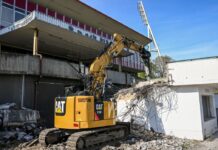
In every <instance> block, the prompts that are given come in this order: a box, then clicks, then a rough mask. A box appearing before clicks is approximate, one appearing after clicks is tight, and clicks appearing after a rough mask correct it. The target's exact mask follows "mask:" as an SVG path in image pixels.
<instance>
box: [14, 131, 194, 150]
mask: <svg viewBox="0 0 218 150" xmlns="http://www.w3.org/2000/svg"><path fill="white" fill-rule="evenodd" d="M131 132H132V133H131V134H130V135H129V136H128V137H127V138H126V139H124V140H122V141H115V142H111V143H108V145H105V146H103V147H101V148H99V149H100V150H183V149H188V148H189V147H192V145H193V141H191V140H187V139H179V138H176V137H172V136H166V135H164V134H160V133H156V132H151V131H147V130H146V131H143V132H139V131H138V130H132V131H131ZM32 143H34V144H32ZM30 145H31V146H30ZM15 149H17V150H21V149H22V150H38V149H41V150H64V149H67V146H66V143H59V144H54V145H49V146H48V147H43V146H41V145H40V144H37V141H36V140H33V141H30V142H27V143H24V144H21V145H19V147H17V148H15Z"/></svg>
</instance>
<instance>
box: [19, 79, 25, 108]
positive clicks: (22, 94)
mask: <svg viewBox="0 0 218 150" xmlns="http://www.w3.org/2000/svg"><path fill="white" fill-rule="evenodd" d="M21 89H22V91H21V104H20V105H21V108H23V107H24V94H25V75H22V87H21Z"/></svg>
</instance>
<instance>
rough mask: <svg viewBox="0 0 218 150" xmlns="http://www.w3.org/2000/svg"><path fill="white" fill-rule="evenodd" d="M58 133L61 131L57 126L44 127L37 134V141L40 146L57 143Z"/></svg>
mask: <svg viewBox="0 0 218 150" xmlns="http://www.w3.org/2000/svg"><path fill="white" fill-rule="evenodd" d="M60 133H62V131H61V130H60V129H58V128H50V129H45V130H43V131H41V133H40V134H39V143H40V144H41V145H42V146H47V145H48V144H54V143H57V142H58V140H59V139H60V136H59V135H58V134H60ZM54 135H55V136H54Z"/></svg>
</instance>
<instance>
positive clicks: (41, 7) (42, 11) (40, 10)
mask: <svg viewBox="0 0 218 150" xmlns="http://www.w3.org/2000/svg"><path fill="white" fill-rule="evenodd" d="M38 11H39V12H41V13H43V14H46V8H45V7H43V6H40V5H38Z"/></svg>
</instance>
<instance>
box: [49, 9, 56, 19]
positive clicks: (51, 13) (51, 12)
mask: <svg viewBox="0 0 218 150" xmlns="http://www.w3.org/2000/svg"><path fill="white" fill-rule="evenodd" d="M48 15H49V16H51V17H55V12H54V11H53V10H49V9H48Z"/></svg>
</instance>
